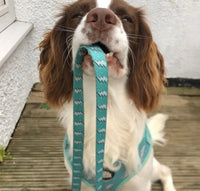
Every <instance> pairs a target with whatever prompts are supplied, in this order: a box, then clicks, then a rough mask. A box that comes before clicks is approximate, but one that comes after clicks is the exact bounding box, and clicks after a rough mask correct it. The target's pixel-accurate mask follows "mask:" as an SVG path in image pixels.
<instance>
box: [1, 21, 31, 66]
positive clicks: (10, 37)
mask: <svg viewBox="0 0 200 191" xmlns="http://www.w3.org/2000/svg"><path fill="white" fill-rule="evenodd" d="M32 28H33V24H31V23H25V22H20V21H15V22H14V23H13V24H11V25H10V26H9V27H7V28H6V29H5V30H4V31H2V32H1V33H0V42H1V43H0V67H1V66H2V65H3V63H4V62H5V61H6V60H7V59H8V58H9V56H10V55H11V54H12V53H13V52H14V51H15V49H16V48H17V46H18V45H19V44H20V43H21V42H22V41H23V39H24V38H25V37H26V36H27V34H28V33H29V32H30V31H31V30H32Z"/></svg>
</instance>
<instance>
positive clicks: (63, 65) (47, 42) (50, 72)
mask: <svg viewBox="0 0 200 191" xmlns="http://www.w3.org/2000/svg"><path fill="white" fill-rule="evenodd" d="M66 9H67V7H66V8H65V11H64V12H63V14H62V15H60V16H61V18H60V19H59V20H58V22H57V23H56V25H55V26H54V28H53V30H51V31H49V32H47V33H46V34H45V36H44V40H43V41H42V42H41V43H40V44H39V48H40V50H41V54H40V60H39V63H38V68H39V72H40V80H41V83H42V85H43V90H44V94H45V98H46V99H47V101H48V103H49V104H50V105H52V106H60V105H62V104H63V103H64V102H65V101H70V100H71V98H72V90H73V73H72V68H71V67H72V66H71V64H72V56H71V50H70V47H71V46H70V45H68V44H67V39H68V36H70V35H71V34H69V33H68V32H67V30H66V27H67V11H66Z"/></svg>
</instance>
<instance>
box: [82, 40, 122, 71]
mask: <svg viewBox="0 0 200 191" xmlns="http://www.w3.org/2000/svg"><path fill="white" fill-rule="evenodd" d="M94 44H95V45H98V46H99V47H100V48H101V49H102V50H103V51H104V53H105V56H106V60H107V64H108V67H112V68H115V69H123V65H122V64H121V63H120V61H119V58H118V53H117V52H112V51H111V50H110V49H109V48H108V47H107V46H106V45H105V44H103V43H102V42H97V43H94ZM84 63H87V64H90V65H92V66H93V62H92V58H91V56H90V55H89V54H87V55H86V56H85V58H84Z"/></svg>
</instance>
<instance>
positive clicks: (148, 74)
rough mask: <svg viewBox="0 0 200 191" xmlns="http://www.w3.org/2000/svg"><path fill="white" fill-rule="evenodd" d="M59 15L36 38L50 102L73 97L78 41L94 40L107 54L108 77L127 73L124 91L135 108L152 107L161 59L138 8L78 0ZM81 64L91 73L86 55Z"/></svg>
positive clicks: (111, 0) (114, 0) (116, 1)
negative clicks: (74, 64)
mask: <svg viewBox="0 0 200 191" xmlns="http://www.w3.org/2000/svg"><path fill="white" fill-rule="evenodd" d="M59 16H60V19H59V20H58V21H57V23H56V24H55V26H54V28H53V29H52V30H51V31H50V32H48V33H46V35H45V38H44V40H43V41H42V42H41V43H40V48H41V55H40V61H39V70H40V79H41V82H42V84H43V86H44V93H45V96H46V99H47V100H48V102H49V103H50V104H52V105H55V106H60V105H62V104H63V103H64V102H66V101H70V100H71V98H72V90H73V79H72V78H73V62H74V59H75V55H76V52H77V50H78V48H79V46H80V45H89V44H95V43H97V44H98V45H99V46H101V48H102V49H103V51H104V52H105V54H106V57H107V62H108V69H109V77H110V78H113V79H117V78H118V79H120V78H122V77H127V81H126V86H127V92H128V94H129V96H130V98H131V99H132V100H133V101H134V103H135V105H136V107H137V108H138V109H139V110H145V111H150V110H152V109H153V108H154V107H155V106H156V105H157V103H158V100H159V96H160V94H161V91H162V87H163V81H164V80H165V78H164V73H165V71H164V61H163V57H162V55H161V54H160V52H159V50H158V49H157V46H156V44H155V43H154V41H153V39H152V34H151V31H150V28H149V26H148V25H147V23H146V22H145V19H144V13H143V11H142V10H141V9H139V8H135V7H132V6H130V5H129V4H128V3H126V2H125V1H123V0H106V1H103V0H79V1H76V2H75V3H73V4H71V5H67V6H66V7H64V9H63V11H62V13H61V14H60V15H59ZM82 68H83V71H84V72H85V73H86V74H88V75H91V74H93V73H94V69H93V65H92V60H91V57H90V56H89V55H87V56H85V59H84V63H83V65H82Z"/></svg>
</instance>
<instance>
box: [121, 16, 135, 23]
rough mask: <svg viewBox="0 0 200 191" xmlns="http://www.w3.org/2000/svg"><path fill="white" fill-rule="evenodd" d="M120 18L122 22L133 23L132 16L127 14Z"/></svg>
mask: <svg viewBox="0 0 200 191" xmlns="http://www.w3.org/2000/svg"><path fill="white" fill-rule="evenodd" d="M121 20H122V22H124V23H133V20H132V18H131V17H129V16H124V17H122V18H121Z"/></svg>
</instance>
